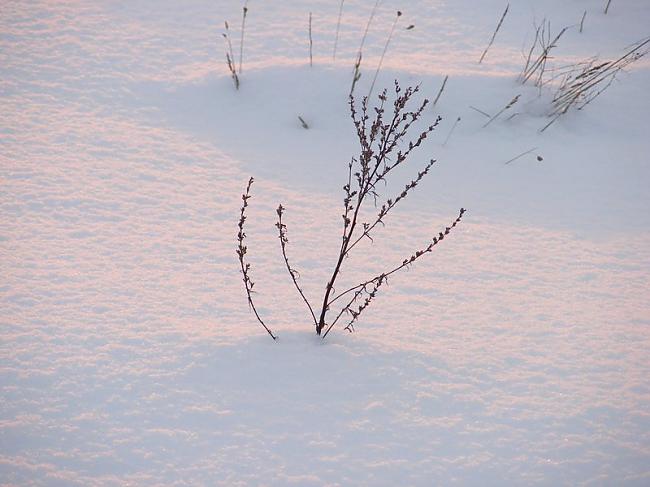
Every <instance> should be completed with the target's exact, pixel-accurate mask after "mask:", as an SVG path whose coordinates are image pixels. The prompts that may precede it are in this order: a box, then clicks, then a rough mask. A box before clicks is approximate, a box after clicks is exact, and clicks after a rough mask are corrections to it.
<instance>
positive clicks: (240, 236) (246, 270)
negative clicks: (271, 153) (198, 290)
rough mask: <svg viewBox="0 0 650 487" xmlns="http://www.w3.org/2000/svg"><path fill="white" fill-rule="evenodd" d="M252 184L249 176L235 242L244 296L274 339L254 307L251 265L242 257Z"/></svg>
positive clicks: (272, 336) (244, 253)
mask: <svg viewBox="0 0 650 487" xmlns="http://www.w3.org/2000/svg"><path fill="white" fill-rule="evenodd" d="M252 184H253V178H250V179H249V180H248V185H247V186H246V192H245V193H244V194H243V195H241V199H242V201H243V204H242V207H241V212H240V216H239V224H238V225H237V226H238V227H239V232H238V233H237V242H238V245H237V255H238V256H239V265H240V267H241V273H242V275H243V276H244V277H243V279H242V280H243V281H244V287H245V288H246V297H247V298H248V304H249V306H250V307H251V309H252V310H253V313H255V317H256V318H257V321H259V322H260V324H261V325H262V326H263V327H264V329H265V330H266V332H267V333H268V334H269V335H271V338H273V339H274V340H276V339H277V337H276V336H275V335H274V334H273V332H272V331H271V330H270V329H269V327H268V326H266V325H265V324H264V321H262V318H260V315H259V313H258V312H257V308H255V304H254V303H253V296H252V294H253V286H254V285H255V283H254V282H253V281H252V280H251V277H250V268H251V265H250V264H249V263H247V262H245V259H244V256H245V255H246V252H247V250H248V248H247V247H246V246H245V245H244V239H245V238H246V233H245V232H244V222H245V221H246V207H248V200H249V199H250V198H251V195H250V190H251V185H252Z"/></svg>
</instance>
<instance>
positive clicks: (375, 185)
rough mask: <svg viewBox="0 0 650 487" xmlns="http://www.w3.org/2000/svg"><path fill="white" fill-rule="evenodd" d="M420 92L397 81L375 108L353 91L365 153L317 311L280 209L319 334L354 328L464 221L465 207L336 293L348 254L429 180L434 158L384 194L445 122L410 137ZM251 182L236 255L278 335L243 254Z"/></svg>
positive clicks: (351, 177)
mask: <svg viewBox="0 0 650 487" xmlns="http://www.w3.org/2000/svg"><path fill="white" fill-rule="evenodd" d="M418 91H419V88H418V87H408V88H406V89H404V90H402V88H401V87H400V86H399V83H397V81H396V82H395V92H394V99H393V100H392V102H391V101H389V99H388V94H387V90H384V91H383V92H382V93H381V94H380V95H378V97H377V98H378V104H377V106H375V107H373V108H372V109H369V107H368V97H365V98H364V99H363V101H362V102H361V105H360V107H358V106H357V103H356V100H355V98H354V94H352V93H351V94H350V97H349V106H350V116H351V118H352V121H353V123H354V127H355V129H356V133H357V138H358V140H359V145H360V151H359V155H358V157H353V158H352V159H351V161H350V163H349V164H348V177H347V181H346V182H345V184H344V185H343V192H344V195H343V213H342V214H341V217H342V229H341V244H340V248H339V252H338V255H337V258H336V261H335V262H334V264H333V266H332V273H331V276H330V278H329V280H328V281H327V283H326V286H325V292H324V295H323V298H322V301H321V303H322V304H321V306H320V309H319V311H318V313H316V312H315V309H316V308H314V307H313V306H312V305H311V303H310V301H309V299H308V298H307V297H306V295H305V293H304V291H303V289H302V288H301V287H300V284H299V282H298V281H299V278H300V274H299V273H298V271H297V270H296V269H295V268H293V267H292V266H291V265H290V263H289V258H288V256H287V244H288V242H289V239H288V237H287V226H286V225H285V224H284V222H283V220H282V217H283V215H284V212H285V208H284V206H282V205H279V206H278V208H277V215H278V221H277V223H276V227H277V229H278V238H279V240H280V247H281V251H282V257H283V259H284V263H285V267H286V268H287V271H288V273H289V276H290V277H291V281H292V282H293V285H294V287H295V288H296V291H297V292H298V294H299V295H300V297H301V299H302V301H303V302H304V303H305V306H306V307H307V309H308V310H309V314H310V318H311V320H312V322H313V325H314V328H315V331H316V333H317V334H318V335H320V336H322V337H323V338H325V337H326V336H327V335H328V333H329V332H330V331H331V330H332V329H333V328H334V326H336V325H337V324H339V323H340V324H341V325H342V327H343V328H344V329H345V330H347V331H349V332H352V331H354V325H355V324H356V322H357V321H358V320H359V317H360V316H361V314H362V313H363V312H364V311H365V310H366V309H367V308H368V306H370V304H371V303H372V302H373V300H374V299H375V297H376V296H377V293H378V291H379V288H380V287H381V286H382V285H383V284H385V283H386V282H387V281H388V278H389V277H391V276H393V275H394V274H396V273H398V272H400V271H401V270H404V269H407V268H408V267H410V266H411V265H412V264H413V263H414V262H415V261H416V260H419V259H420V258H421V257H423V256H424V255H426V254H428V253H430V252H432V251H433V248H434V247H435V246H436V245H438V244H439V243H440V242H442V241H443V240H444V239H445V238H446V237H447V235H449V234H450V232H451V231H452V230H453V229H454V228H455V227H456V225H458V223H460V221H461V219H462V217H463V215H464V214H465V209H464V208H461V209H460V212H459V214H458V216H457V217H456V218H455V219H454V220H453V221H452V222H451V223H450V224H449V225H448V226H446V227H445V228H444V230H443V231H441V232H439V233H438V235H436V236H434V237H433V238H431V239H430V240H429V241H428V242H426V243H425V244H424V245H423V246H422V247H421V248H420V249H417V250H416V251H414V252H413V253H412V254H411V255H409V256H408V257H406V258H405V259H403V260H402V261H401V262H396V263H395V264H394V265H393V266H391V267H389V268H387V269H386V270H385V271H383V272H381V273H379V274H377V275H374V276H371V277H369V278H367V279H365V280H363V281H362V282H360V283H359V284H357V285H355V286H352V287H350V288H348V289H346V290H344V291H342V292H338V293H337V292H336V291H335V285H336V283H337V279H338V278H339V276H340V274H341V271H342V269H343V267H344V266H345V264H346V263H347V262H348V261H349V260H348V258H349V257H350V256H351V255H352V251H353V250H354V249H355V248H356V247H357V246H358V245H360V244H361V243H362V241H364V240H366V239H368V240H371V241H372V240H373V236H374V232H375V230H376V229H377V227H378V226H384V225H385V222H386V219H387V217H388V215H389V213H391V212H392V210H393V209H394V208H395V207H396V206H397V205H398V204H399V203H400V202H402V201H403V200H404V199H405V198H406V197H407V196H408V195H409V194H410V193H411V191H412V190H413V189H414V188H415V187H416V186H417V185H418V184H419V183H420V182H421V181H422V179H424V177H425V176H426V175H427V174H428V173H429V171H430V169H431V168H432V167H433V165H434V164H435V162H436V161H435V159H431V160H430V161H429V162H428V163H426V164H425V165H424V166H423V167H422V168H421V169H420V170H419V171H417V172H416V174H415V176H414V177H413V178H412V179H411V180H409V181H408V182H406V184H405V185H404V187H403V189H402V190H401V191H400V192H398V193H397V194H396V195H394V196H391V197H387V196H386V195H383V194H381V188H382V187H385V185H384V184H381V183H387V182H388V180H389V179H392V178H393V176H394V170H395V169H396V168H398V167H399V166H402V165H404V164H406V163H407V161H408V160H409V159H410V156H411V154H412V152H413V151H415V150H416V149H417V148H418V147H420V145H421V144H422V143H423V142H424V140H425V139H426V138H427V137H428V136H429V134H430V133H431V132H433V130H434V129H435V128H436V126H437V125H438V123H439V122H440V117H438V118H437V119H436V120H435V121H434V122H433V123H432V124H431V125H429V126H428V127H426V128H425V129H424V130H423V131H422V132H420V133H419V134H418V135H417V137H415V138H414V139H412V140H410V141H407V140H408V139H407V135H408V134H409V133H410V130H411V127H412V125H413V124H414V123H415V122H417V121H418V120H419V119H420V118H421V117H422V115H423V113H424V110H425V108H426V107H427V105H428V104H429V101H428V100H427V99H424V100H423V101H422V102H421V103H420V104H419V105H416V106H415V107H414V108H411V107H410V104H411V101H412V98H413V97H414V96H415V95H416V94H417V93H418ZM371 114H372V116H371ZM252 182H253V179H252V178H251V179H250V180H249V183H248V186H247V188H246V192H245V193H244V194H243V195H242V200H243V206H242V208H241V214H240V220H239V232H238V242H239V245H238V248H237V255H238V256H239V261H240V266H241V272H242V274H243V281H244V285H245V289H246V296H247V299H248V303H249V305H250V307H251V309H252V310H253V312H254V313H255V316H256V318H257V320H258V321H259V322H260V324H261V325H262V326H263V327H264V328H265V330H266V331H267V333H268V334H269V335H271V337H273V338H275V336H274V335H273V333H272V332H271V331H270V329H269V328H267V326H266V324H265V323H264V322H263V321H262V319H261V318H260V316H259V314H258V313H257V310H256V308H255V306H254V304H253V299H252V288H253V285H254V284H253V282H252V281H251V280H250V264H248V263H247V262H245V260H244V256H245V255H246V253H247V248H246V246H245V245H244V239H245V237H246V234H245V233H244V222H245V220H246V216H245V210H246V208H247V206H248V200H249V199H250V186H251V184H252ZM373 207H374V208H375V210H374V211H371V213H373V216H372V217H371V218H369V219H368V218H367V216H364V215H367V213H368V211H367V210H368V209H369V208H370V209H372V208H373ZM363 210H366V211H363ZM341 303H342V304H341ZM335 304H339V306H340V307H339V308H338V310H336V309H335V306H334V305H335ZM330 313H332V315H333V316H334V318H333V319H331V320H330V319H328V315H329V314H330Z"/></svg>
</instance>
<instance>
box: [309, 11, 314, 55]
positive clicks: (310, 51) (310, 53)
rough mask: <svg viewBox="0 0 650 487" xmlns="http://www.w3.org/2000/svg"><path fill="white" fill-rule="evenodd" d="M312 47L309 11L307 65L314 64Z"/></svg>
mask: <svg viewBox="0 0 650 487" xmlns="http://www.w3.org/2000/svg"><path fill="white" fill-rule="evenodd" d="M313 48H314V41H313V39H312V36H311V12H309V67H313V66H314V58H313V55H312V50H313Z"/></svg>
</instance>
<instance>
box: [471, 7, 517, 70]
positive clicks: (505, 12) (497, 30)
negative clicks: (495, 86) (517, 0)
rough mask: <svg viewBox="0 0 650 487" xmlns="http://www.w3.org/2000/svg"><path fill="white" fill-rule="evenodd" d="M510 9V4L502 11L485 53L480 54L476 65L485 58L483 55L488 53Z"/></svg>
mask: <svg viewBox="0 0 650 487" xmlns="http://www.w3.org/2000/svg"><path fill="white" fill-rule="evenodd" d="M509 8H510V4H508V5H506V9H505V10H504V11H503V14H502V15H501V19H500V20H499V23H498V24H497V28H496V29H494V33H493V34H492V37H491V38H490V42H489V43H488V45H487V47H486V48H485V51H483V54H481V59H479V60H478V63H479V64H481V63H482V62H483V59H484V58H485V55H486V54H487V52H488V49H490V47H491V46H492V43H493V42H494V39H495V37H496V36H497V33H498V32H499V29H500V28H501V24H503V20H504V19H505V18H506V15H507V14H508V9H509Z"/></svg>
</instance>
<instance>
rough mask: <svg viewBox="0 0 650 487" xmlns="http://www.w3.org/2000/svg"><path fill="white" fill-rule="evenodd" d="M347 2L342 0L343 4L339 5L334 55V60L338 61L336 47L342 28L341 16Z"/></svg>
mask: <svg viewBox="0 0 650 487" xmlns="http://www.w3.org/2000/svg"><path fill="white" fill-rule="evenodd" d="M344 3H345V0H341V4H340V5H339V16H338V19H337V20H336V35H335V36H334V54H333V55H332V60H333V61H336V48H337V46H338V43H339V30H340V28H341V17H342V15H343V4H344Z"/></svg>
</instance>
